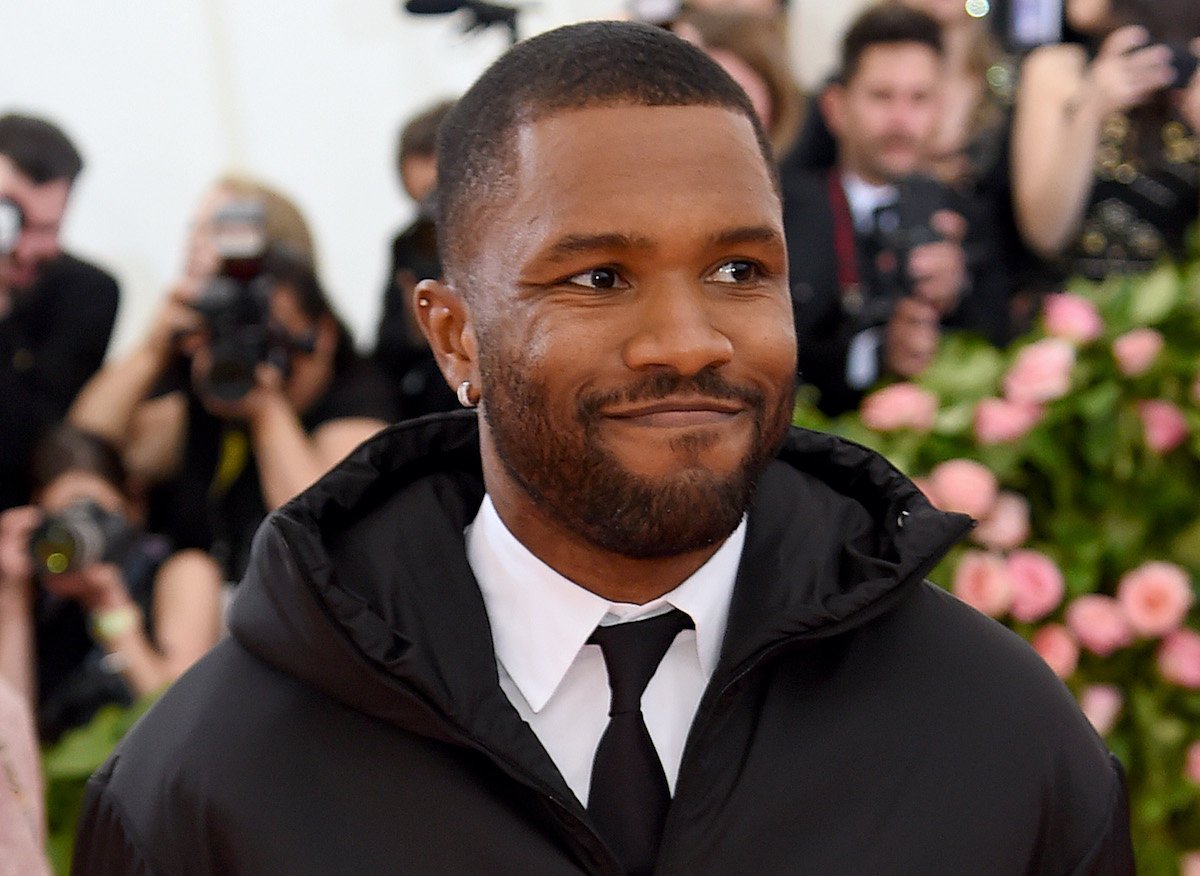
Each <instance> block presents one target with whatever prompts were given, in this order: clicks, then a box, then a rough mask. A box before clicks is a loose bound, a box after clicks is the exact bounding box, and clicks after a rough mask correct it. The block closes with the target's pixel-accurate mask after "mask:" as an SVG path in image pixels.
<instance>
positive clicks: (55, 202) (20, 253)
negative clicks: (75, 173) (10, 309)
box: [0, 155, 71, 290]
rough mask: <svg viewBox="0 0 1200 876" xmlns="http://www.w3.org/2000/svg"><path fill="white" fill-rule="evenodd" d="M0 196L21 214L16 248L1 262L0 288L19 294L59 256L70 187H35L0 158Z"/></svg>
mask: <svg viewBox="0 0 1200 876" xmlns="http://www.w3.org/2000/svg"><path fill="white" fill-rule="evenodd" d="M0 179H3V180H4V183H3V187H2V188H0V194H3V195H4V196H5V197H8V198H11V199H12V200H13V201H15V202H16V204H17V206H19V207H20V208H21V212H22V213H23V214H24V219H25V221H24V225H23V226H22V228H21V236H20V237H19V238H18V239H17V245H16V247H15V248H14V249H13V251H12V253H10V254H9V256H8V258H6V259H2V260H0V287H3V288H6V289H16V290H22V289H26V288H28V287H29V286H32V285H33V284H34V283H35V282H36V281H37V279H38V277H39V276H40V275H41V270H42V267H43V266H44V265H45V264H46V263H47V262H49V261H50V260H52V259H54V258H56V257H57V256H58V254H59V253H60V252H61V249H60V247H59V231H60V230H61V228H62V221H63V216H64V214H65V213H66V212H67V198H68V197H69V196H70V194H71V183H70V181H69V180H66V179H56V180H50V181H49V182H46V183H42V184H40V185H39V184H37V183H35V182H33V181H32V180H31V179H29V177H27V176H25V174H23V173H21V172H20V171H19V170H18V169H17V168H16V167H14V166H13V164H12V162H11V161H9V160H8V158H6V157H4V156H3V155H0Z"/></svg>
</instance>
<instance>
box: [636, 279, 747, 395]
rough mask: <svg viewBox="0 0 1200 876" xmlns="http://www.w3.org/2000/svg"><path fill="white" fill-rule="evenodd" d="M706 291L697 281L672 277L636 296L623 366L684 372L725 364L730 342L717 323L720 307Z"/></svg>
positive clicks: (729, 350)
mask: <svg viewBox="0 0 1200 876" xmlns="http://www.w3.org/2000/svg"><path fill="white" fill-rule="evenodd" d="M710 295H712V293H709V292H707V291H706V290H705V289H704V288H703V286H702V285H701V284H700V283H698V282H686V281H673V282H669V283H662V284H660V285H658V286H657V287H656V288H654V289H652V290H647V291H646V292H645V294H644V295H642V296H639V301H638V306H637V307H636V312H635V313H634V314H633V315H632V316H633V319H634V320H635V324H634V328H633V332H632V334H631V335H630V337H629V339H628V341H626V343H625V349H624V358H625V364H626V365H627V366H628V367H629V368H632V369H635V370H637V369H644V368H655V367H659V368H668V369H671V370H672V371H674V372H676V373H678V374H681V375H685V376H686V375H692V374H696V373H697V372H699V371H702V370H704V369H705V368H708V367H716V366H720V365H724V364H726V363H728V362H729V361H730V360H731V359H732V358H733V343H732V341H730V339H729V337H728V336H727V335H726V334H725V333H724V332H723V331H722V330H721V327H720V325H719V324H718V314H719V310H720V309H719V307H718V306H717V303H716V302H715V301H713V300H710V297H709V296H710Z"/></svg>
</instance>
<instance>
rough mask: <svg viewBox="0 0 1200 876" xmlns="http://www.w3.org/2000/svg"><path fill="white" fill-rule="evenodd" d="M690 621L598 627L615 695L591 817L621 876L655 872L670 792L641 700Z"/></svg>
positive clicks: (595, 774)
mask: <svg viewBox="0 0 1200 876" xmlns="http://www.w3.org/2000/svg"><path fill="white" fill-rule="evenodd" d="M691 626H692V619H691V618H690V617H688V616H687V615H686V614H684V613H683V612H681V611H679V610H678V609H672V610H671V611H669V612H667V613H666V614H660V615H657V616H656V617H652V618H649V619H648V620H643V621H634V622H632V623H626V624H616V625H614V626H609V627H597V628H596V631H595V632H594V633H592V636H591V638H590V639H588V642H590V643H591V644H593V645H599V646H600V649H601V650H602V651H603V652H604V664H605V666H607V667H608V683H609V686H610V687H611V688H612V702H611V705H610V707H609V712H608V714H609V721H608V727H606V728H605V730H604V735H603V736H601V737H600V745H599V746H598V747H597V748H596V759H595V760H594V761H593V762H592V784H591V790H590V791H589V792H588V807H587V808H588V812H589V813H590V814H591V816H592V820H593V821H594V822H595V823H596V827H597V828H598V829H599V831H600V835H601V836H602V837H603V838H604V839H605V841H606V842H607V843H608V844H609V845H610V846H611V847H612V850H613V851H614V852H615V853H616V855H617V859H618V860H619V861H620V862H621V864H622V866H623V867H624V869H625V872H626V873H629V874H631V876H636V874H648V873H650V872H651V871H652V870H653V869H654V860H655V858H656V857H657V855H658V843H659V840H660V839H661V838H662V829H663V823H664V822H665V821H666V820H667V809H668V808H669V807H670V805H671V791H670V789H669V788H668V787H667V777H666V775H665V774H664V773H663V768H662V763H661V762H660V761H659V759H658V753H657V752H656V751H655V750H654V742H653V741H652V740H651V739H650V733H649V731H647V730H646V721H645V719H643V717H642V693H643V692H645V690H646V685H648V684H649V683H650V679H651V678H653V677H654V673H655V671H656V670H657V669H658V664H659V663H660V662H662V659H663V655H664V654H666V653H667V649H668V648H670V647H671V643H672V642H673V641H675V637H676V636H677V635H679V631H680V630H683V629H687V628H688V627H691Z"/></svg>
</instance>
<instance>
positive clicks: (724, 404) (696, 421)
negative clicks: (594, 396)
mask: <svg viewBox="0 0 1200 876" xmlns="http://www.w3.org/2000/svg"><path fill="white" fill-rule="evenodd" d="M745 409H746V405H745V403H743V402H741V401H737V400H734V399H718V398H709V397H702V396H694V397H676V398H665V399H654V400H653V401H646V402H642V403H638V404H633V405H629V406H627V407H618V408H612V409H609V410H607V411H605V412H604V414H605V416H606V417H608V418H610V419H613V420H619V421H623V422H628V423H632V424H636V425H644V426H704V425H711V424H715V423H721V422H724V421H726V420H728V419H729V418H731V417H735V416H737V415H738V414H740V413H742V412H743V411H745Z"/></svg>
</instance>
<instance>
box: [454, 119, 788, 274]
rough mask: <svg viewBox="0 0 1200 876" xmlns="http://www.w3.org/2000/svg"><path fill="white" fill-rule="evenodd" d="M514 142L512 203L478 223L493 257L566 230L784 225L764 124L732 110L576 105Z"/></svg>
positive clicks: (651, 232)
mask: <svg viewBox="0 0 1200 876" xmlns="http://www.w3.org/2000/svg"><path fill="white" fill-rule="evenodd" d="M513 147H514V148H513V151H514V160H513V165H512V185H511V186H510V187H509V190H508V191H507V192H506V195H507V197H506V198H505V203H503V204H500V205H498V209H495V210H488V211H486V216H487V218H486V219H485V220H484V221H483V222H481V223H479V224H480V225H481V226H483V227H480V228H477V231H479V232H480V237H481V238H483V239H485V240H486V243H484V245H483V246H480V247H478V251H480V253H481V254H482V255H485V256H486V255H487V254H488V253H491V254H495V253H497V252H498V251H509V252H514V253H517V254H519V253H520V252H521V251H522V249H523V247H524V246H525V245H529V246H535V245H537V244H538V243H540V242H543V241H544V240H545V239H546V238H547V237H549V236H552V235H555V234H562V233H580V234H586V233H604V232H619V233H628V234H636V235H638V236H640V237H650V238H663V239H667V238H671V237H674V238H676V239H677V238H678V236H679V235H688V234H692V235H697V234H704V235H709V234H711V233H712V231H713V228H712V226H713V225H714V224H721V223H728V224H731V225H744V224H755V225H764V224H767V225H771V226H773V227H781V226H782V219H781V207H780V202H779V197H778V195H777V193H776V191H775V187H774V182H773V178H772V175H771V171H770V170H769V169H768V167H767V164H766V161H765V159H764V158H763V156H762V153H761V152H760V150H759V146H758V141H757V139H756V137H755V133H754V127H753V125H752V124H751V123H750V121H749V119H747V118H746V117H745V116H743V115H741V114H740V113H737V112H734V111H732V110H728V109H725V108H723V107H706V106H683V107H676V106H671V107H648V106H627V105H619V106H605V107H589V108H586V109H572V110H566V111H562V112H558V113H554V114H552V115H549V116H546V117H544V118H541V119H538V120H536V121H532V122H526V123H524V124H522V125H520V126H519V127H518V128H517V130H516V132H515V134H514V138H513ZM480 242H481V243H483V240H481V241H480Z"/></svg>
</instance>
